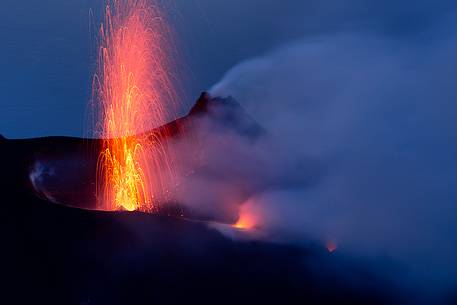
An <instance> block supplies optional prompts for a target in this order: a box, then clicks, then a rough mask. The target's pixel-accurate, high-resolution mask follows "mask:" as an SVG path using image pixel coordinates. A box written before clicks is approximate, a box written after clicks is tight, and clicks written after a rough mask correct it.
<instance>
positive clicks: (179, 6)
mask: <svg viewBox="0 0 457 305" xmlns="http://www.w3.org/2000/svg"><path fill="white" fill-rule="evenodd" d="M101 2H102V0H79V1H76V0H69V1H62V0H39V1H38V0H28V1H15V0H4V1H2V4H1V5H2V9H1V10H0V41H1V47H0V67H1V68H2V71H1V73H0V133H2V134H4V135H5V136H7V137H12V138H14V137H32V136H41V135H77V136H80V135H83V133H84V128H85V127H84V126H85V117H86V114H87V102H88V100H89V98H90V93H91V89H90V84H91V77H92V76H91V75H92V71H93V65H94V54H95V51H94V47H93V41H94V35H95V34H94V33H90V31H89V24H90V21H89V19H90V18H89V10H90V9H93V10H94V11H95V12H97V11H99V9H100V7H101ZM166 2H169V1H166ZM411 3H412V2H411V1H403V2H402V1H393V0H388V1H382V3H381V2H380V3H379V4H374V3H370V4H367V1H363V0H350V1H343V0H324V1H322V0H321V1H317V0H311V1H303V0H288V1H275V0H232V1H214V0H178V1H175V2H174V3H173V4H170V3H167V5H166V6H167V11H168V13H169V15H170V20H171V22H172V26H173V27H174V28H175V29H176V32H177V37H178V38H177V41H178V43H179V49H180V53H181V56H182V66H181V67H180V70H181V71H182V73H181V74H182V75H181V79H182V84H183V88H184V90H183V91H184V92H183V93H184V97H183V98H184V99H185V100H186V101H185V103H184V105H186V106H187V107H188V106H189V105H190V103H191V102H192V100H193V99H194V98H195V97H197V95H198V93H199V91H201V90H204V89H207V88H209V87H210V86H211V85H212V84H214V83H216V82H217V81H218V80H219V79H220V78H221V77H222V75H223V74H224V72H225V71H227V70H228V69H230V68H231V67H232V66H234V65H236V64H237V63H238V62H240V61H242V60H243V59H245V58H249V57H252V56H256V55H259V54H262V53H265V52H267V51H269V50H270V49H272V48H275V47H277V46H279V45H281V44H283V43H286V42H288V41H294V40H296V39H311V40H312V39H315V38H316V37H321V36H322V35H328V34H334V33H337V32H341V31H347V30H353V29H356V30H358V31H364V32H367V33H371V32H374V33H377V35H386V36H392V37H397V38H398V39H399V40H401V41H403V42H404V43H409V42H410V41H412V42H411V43H414V41H415V40H417V39H430V37H428V38H427V37H426V38H423V37H421V35H422V33H426V32H427V29H429V28H433V26H434V24H435V23H436V22H437V21H439V20H442V19H443V18H445V17H446V15H447V14H449V13H450V12H453V11H454V7H455V6H457V4H455V1H440V2H439V3H436V2H434V1H426V0H420V1H414V4H411ZM94 19H95V20H96V19H97V18H94ZM418 37H419V38H418ZM186 106H185V107H186Z"/></svg>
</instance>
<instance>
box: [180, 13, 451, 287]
mask: <svg viewBox="0 0 457 305" xmlns="http://www.w3.org/2000/svg"><path fill="white" fill-rule="evenodd" d="M453 28H454V29H455V22H453V21H449V20H444V21H442V22H440V23H439V24H438V25H434V26H433V27H430V28H428V29H427V30H426V31H425V30H424V31H422V32H421V33H420V35H418V36H417V37H419V36H420V37H421V38H420V39H416V40H414V41H408V42H404V41H403V42H400V41H398V40H397V39H394V38H389V37H386V36H376V35H367V34H366V33H360V32H349V33H339V34H335V35H326V36H321V37H318V38H314V39H312V40H310V39H303V40H301V41H297V42H295V43H291V44H288V45H285V46H282V47H280V48H278V49H276V50H274V51H272V52H270V53H268V54H265V55H264V56H260V57H257V58H253V59H249V60H246V61H244V62H242V63H240V64H239V65H237V66H235V67H234V68H233V69H231V70H230V71H228V72H227V74H226V75H225V76H224V77H223V79H222V80H221V81H220V82H219V83H217V84H216V85H214V87H213V88H212V89H211V90H210V92H211V94H212V95H213V96H227V95H232V96H234V97H235V98H236V99H237V100H238V101H239V102H240V103H241V105H242V106H243V107H245V108H246V110H247V112H248V113H249V114H251V115H252V116H253V117H254V119H256V120H257V121H258V122H259V123H260V124H261V125H262V126H264V127H265V128H266V129H267V130H268V132H269V136H268V137H267V139H264V140H261V141H260V142H257V143H254V144H252V143H248V144H247V143H242V142H240V140H239V139H235V140H233V139H232V140H227V142H226V143H225V145H226V146H227V147H230V149H223V148H221V146H216V147H217V148H216V149H215V150H216V151H213V152H212V153H211V154H209V156H210V157H211V156H212V159H210V164H211V166H213V167H214V168H215V169H226V168H227V164H236V167H237V168H241V169H242V171H243V173H244V175H245V180H246V181H260V182H257V183H258V184H260V185H261V186H259V185H256V186H253V187H250V188H249V190H248V191H246V192H244V196H239V197H237V198H231V200H228V202H222V203H218V202H217V198H216V197H219V196H214V198H213V197H211V198H209V199H208V197H205V196H206V194H205V192H199V191H197V192H195V193H198V197H195V198H196V199H197V200H195V202H197V201H198V202H201V201H202V198H203V199H205V198H206V199H208V200H207V202H208V204H207V206H211V211H208V210H207V211H208V213H209V214H211V213H213V212H214V211H215V210H217V209H232V210H234V211H238V213H243V212H247V213H250V214H253V215H256V218H257V221H258V223H257V225H258V227H259V228H260V230H262V231H263V232H264V233H265V234H264V235H263V236H268V237H269V238H270V239H271V240H273V241H279V242H289V243H297V244H306V243H307V242H308V241H309V240H310V239H312V238H316V239H320V240H322V241H325V240H332V241H334V242H336V243H337V244H338V246H339V249H340V251H342V252H344V253H347V254H348V255H351V256H354V257H366V258H377V257H388V258H390V259H392V260H393V261H395V262H396V263H398V264H399V265H400V266H402V267H401V270H402V272H401V273H399V274H397V275H395V277H396V279H397V280H398V281H402V280H404V279H408V281H407V282H408V285H412V287H416V285H419V287H424V288H425V287H427V288H428V289H426V291H427V293H428V292H430V293H431V294H435V293H437V294H439V293H441V292H446V293H447V292H448V291H450V290H451V289H453V288H455V287H456V286H457V280H456V278H457V266H456V265H455V257H456V253H457V237H456V235H455V232H457V207H456V202H457V175H456V172H457V158H456V156H457V135H456V132H455V130H456V122H457V103H456V97H457V55H456V54H457V31H455V30H452V29H453ZM431 37H433V39H432V38H431ZM215 137H216V138H217V137H218V135H215ZM227 147H226V148H227ZM240 151H241V152H242V153H240ZM240 156H242V157H240ZM228 176H230V175H228ZM199 179H200V180H199V181H196V180H194V183H195V184H196V185H204V183H206V182H207V181H212V182H213V184H212V186H211V190H212V192H221V193H224V192H225V193H230V194H232V191H233V190H232V189H228V188H227V187H226V185H228V184H227V183H220V184H217V183H216V182H215V181H216V180H214V177H210V176H205V175H202V176H200V177H199ZM227 180H229V178H227V176H225V177H223V178H221V180H220V181H223V182H227ZM202 181H203V182H204V183H203V182H202ZM291 181H293V182H291ZM199 182H202V184H199ZM231 185H233V184H231ZM241 185H244V186H245V185H246V184H244V183H241ZM234 188H235V189H236V187H234ZM195 189H198V187H195ZM186 196H187V202H192V199H191V198H192V197H193V196H192V191H191V190H187V192H186ZM222 197H224V196H222ZM189 198H190V199H189ZM224 198H227V196H225V197H224ZM189 200H190V201H189ZM184 201H186V199H184ZM203 201H205V200H203ZM190 205H191V206H193V207H195V206H194V205H192V203H190ZM199 208H202V209H203V210H205V207H202V206H200V207H199ZM222 214H224V213H221V215H222Z"/></svg>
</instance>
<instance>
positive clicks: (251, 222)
mask: <svg viewBox="0 0 457 305" xmlns="http://www.w3.org/2000/svg"><path fill="white" fill-rule="evenodd" d="M255 225H256V223H255V219H254V216H252V215H250V214H248V213H240V216H239V218H238V221H237V222H236V223H235V224H233V227H234V228H237V229H240V230H249V229H252V228H254V226H255Z"/></svg>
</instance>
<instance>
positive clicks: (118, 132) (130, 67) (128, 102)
mask: <svg viewBox="0 0 457 305" xmlns="http://www.w3.org/2000/svg"><path fill="white" fill-rule="evenodd" d="M107 1H109V0H107ZM168 32H169V31H168V29H167V27H166V24H165V23H164V19H163V17H162V14H161V13H160V11H159V10H158V8H157V7H155V6H152V5H150V4H149V3H148V1H147V0H112V2H108V3H107V5H106V11H105V21H104V23H103V24H102V25H101V27H100V47H99V57H98V66H97V67H98V69H97V73H96V75H95V77H94V84H93V91H94V101H95V107H96V114H97V124H96V126H95V130H96V136H100V137H101V138H103V139H104V141H103V147H102V150H101V153H100V156H99V160H98V163H97V182H96V184H97V194H96V195H97V209H101V210H128V211H133V210H142V211H153V210H155V209H157V203H156V202H157V201H158V199H157V198H158V196H159V195H160V194H161V193H163V192H164V190H163V186H164V181H163V176H164V174H163V172H164V171H165V170H164V168H168V171H170V170H169V168H170V164H169V160H168V158H167V153H166V152H165V149H164V148H163V147H162V144H161V143H159V142H158V140H155V139H154V138H152V139H151V138H150V137H149V138H148V137H146V136H144V135H143V136H138V135H140V134H142V133H144V132H146V131H148V130H150V129H152V128H153V127H157V126H160V125H162V124H164V123H166V122H167V120H168V119H170V117H171V116H172V115H173V114H174V113H173V111H175V109H176V105H173V104H172V102H171V103H170V101H174V100H175V99H174V98H173V97H174V96H175V93H174V89H173V85H172V81H171V77H170V75H169V73H168V63H169V62H170V60H169V55H168V52H167V41H166V39H165V37H166V33H168Z"/></svg>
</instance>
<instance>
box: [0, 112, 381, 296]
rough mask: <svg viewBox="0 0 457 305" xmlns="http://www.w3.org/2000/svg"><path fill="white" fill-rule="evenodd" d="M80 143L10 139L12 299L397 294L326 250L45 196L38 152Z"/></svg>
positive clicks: (0, 179)
mask: <svg viewBox="0 0 457 305" xmlns="http://www.w3.org/2000/svg"><path fill="white" fill-rule="evenodd" d="M197 106H198V104H197ZM202 106H203V108H204V107H206V106H205V104H203V105H200V106H198V107H202ZM194 110H195V109H194ZM223 119H227V120H234V119H235V118H233V117H230V116H228V117H223ZM80 143H81V140H80V139H75V138H58V137H57V138H43V139H32V140H17V141H11V140H5V139H3V140H0V162H1V163H0V166H1V175H0V188H1V189H0V190H1V203H2V210H1V224H2V233H3V239H2V241H3V243H2V251H1V252H0V253H1V270H2V272H1V276H2V282H3V284H2V286H1V287H2V294H1V297H2V301H1V303H2V304H109V305H114V304H177V303H178V302H179V303H184V302H185V303H196V304H221V303H223V304H260V303H276V304H289V303H297V304H363V305H366V304H384V303H388V301H390V300H389V298H388V297H387V295H386V293H385V291H386V289H387V287H386V285H385V283H383V282H381V281H379V280H378V279H376V278H375V277H373V276H372V275H371V274H370V273H368V272H366V271H364V270H359V269H358V268H356V267H354V266H350V265H348V264H343V263H342V260H340V258H339V257H338V255H337V254H329V253H327V252H326V251H324V250H323V249H319V248H316V249H309V250H306V251H305V250H303V249H298V248H294V247H288V246H279V245H272V244H267V243H260V242H252V241H251V242H249V241H244V242H242V241H233V240H229V239H227V238H225V237H223V236H222V235H220V234H219V233H218V232H216V231H214V230H212V229H209V228H207V227H206V226H205V225H204V224H202V223H196V222H190V221H186V220H182V219H176V218H171V217H162V216H157V215H151V214H142V213H123V212H96V211H88V210H80V209H73V208H69V207H65V206H60V205H56V204H51V203H49V202H47V201H45V200H43V199H40V198H39V197H37V196H36V194H34V192H33V191H32V190H31V188H30V184H29V180H28V171H29V167H30V165H31V163H30V162H31V161H30V160H31V155H33V154H34V153H36V152H40V153H43V151H46V153H47V154H53V153H56V154H58V153H60V152H62V151H73V152H78V151H84V149H85V148H82V146H81V145H80ZM82 170H85V169H82ZM347 274H350V277H351V278H352V279H357V281H358V284H357V285H356V286H354V282H351V283H347V282H346V280H345V278H346V277H345V275H347ZM362 283H363V284H362Z"/></svg>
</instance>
